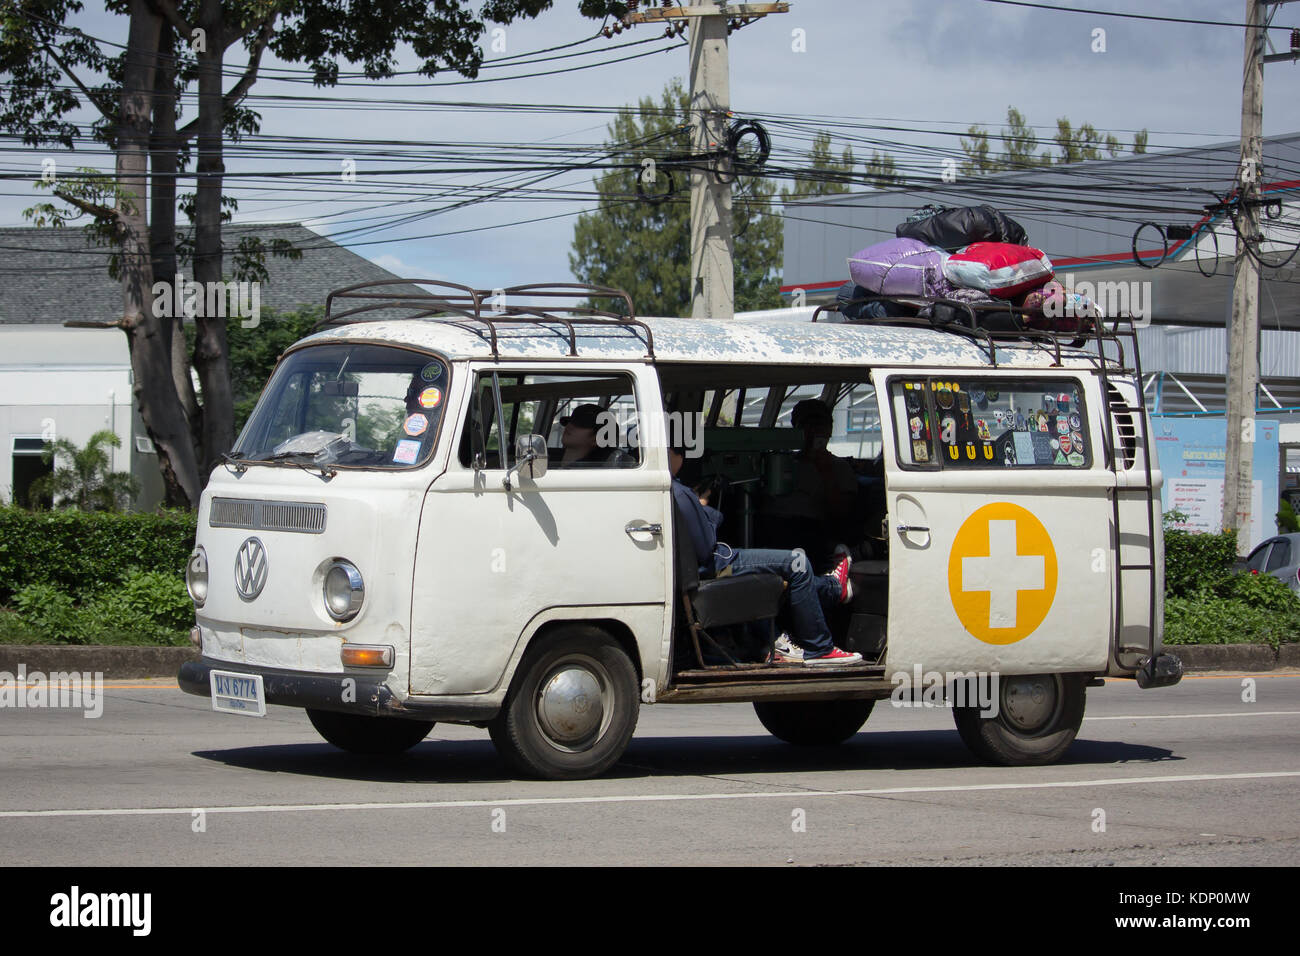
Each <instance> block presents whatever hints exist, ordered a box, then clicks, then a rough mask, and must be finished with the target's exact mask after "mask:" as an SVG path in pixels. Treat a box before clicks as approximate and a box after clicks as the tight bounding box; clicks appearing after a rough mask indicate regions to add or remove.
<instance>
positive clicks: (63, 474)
mask: <svg viewBox="0 0 1300 956" xmlns="http://www.w3.org/2000/svg"><path fill="white" fill-rule="evenodd" d="M110 446H111V447H113V448H121V447H122V440H121V439H120V438H118V437H117V435H116V434H115V433H113V432H111V431H109V430H108V429H104V430H103V431H97V432H95V434H93V435H91V436H90V440H89V441H87V442H86V447H85V448H78V447H77V446H76V445H75V444H74V443H72V442H71V441H69V440H68V439H66V438H60V439H58V440H57V441H55V442H52V443H51V444H50V445H48V446H46V448H45V450H44V451H43V452H41V458H42V459H43V460H44V461H45V463H46V464H47V465H48V464H50V463H55V465H56V467H55V470H54V473H53V474H49V475H44V476H42V477H40V478H37V479H36V480H35V481H33V482H32V486H31V490H30V492H29V493H28V501H29V502H30V503H32V504H33V505H34V504H35V503H36V502H38V501H40V500H41V499H43V498H48V499H52V500H53V501H54V505H55V507H58V508H68V507H72V508H79V509H80V510H82V511H121V510H122V509H123V508H125V507H127V506H128V505H129V504H130V502H131V498H133V497H134V496H135V495H137V494H139V491H140V484H139V482H137V481H136V480H135V479H134V478H132V477H131V475H130V474H129V473H128V472H125V471H113V470H112V464H111V462H110V459H109V453H108V447H110ZM60 462H62V464H59V463H60Z"/></svg>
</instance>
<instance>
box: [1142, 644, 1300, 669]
mask: <svg viewBox="0 0 1300 956" xmlns="http://www.w3.org/2000/svg"><path fill="white" fill-rule="evenodd" d="M1165 653H1166V654H1173V655H1174V656H1175V657H1177V658H1178V659H1179V660H1181V661H1182V662H1183V668H1184V669H1185V670H1188V671H1227V670H1233V671H1271V670H1275V669H1277V668H1280V667H1300V644H1283V645H1282V648H1281V652H1279V651H1278V650H1276V649H1274V648H1273V647H1271V646H1270V645H1268V644H1166V645H1165Z"/></svg>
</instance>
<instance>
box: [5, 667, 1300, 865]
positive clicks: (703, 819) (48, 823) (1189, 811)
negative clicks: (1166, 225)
mask: <svg viewBox="0 0 1300 956" xmlns="http://www.w3.org/2000/svg"><path fill="white" fill-rule="evenodd" d="M1253 679H1254V681H1255V694H1256V699H1255V701H1254V702H1253V703H1245V702H1243V701H1242V692H1243V688H1242V680H1243V678H1242V677H1241V676H1230V675H1199V676H1195V677H1190V678H1187V679H1185V680H1184V681H1183V683H1182V684H1180V685H1179V686H1177V687H1173V688H1166V689H1162V690H1149V691H1143V690H1139V689H1138V688H1137V686H1136V685H1135V684H1134V683H1133V682H1132V681H1111V682H1108V683H1107V685H1106V686H1105V687H1102V688H1095V689H1091V690H1089V692H1088V710H1087V716H1086V718H1085V721H1084V724H1083V728H1082V730H1081V731H1080V735H1079V739H1078V741H1076V743H1075V744H1074V746H1073V747H1072V748H1071V750H1070V751H1069V752H1068V753H1067V755H1066V757H1065V759H1064V760H1063V761H1062V762H1061V763H1059V764H1057V765H1055V766H1051V767H1041V768H1012V769H1008V768H999V767H987V766H983V765H980V764H979V763H977V762H976V761H975V759H974V758H973V757H972V756H971V755H970V754H969V752H968V751H967V750H966V749H965V747H964V746H963V745H962V743H961V741H960V739H959V738H958V736H957V733H956V731H955V730H954V729H953V725H952V720H951V715H950V714H949V713H948V712H947V711H946V710H941V709H932V710H926V709H895V708H892V707H891V706H890V705H889V702H887V701H886V702H882V703H879V704H877V706H876V709H875V712H874V713H873V714H872V716H871V719H870V720H869V721H868V722H867V725H866V727H865V728H864V730H863V732H862V733H859V734H858V735H857V736H856V737H854V738H853V739H852V740H851V741H849V742H848V743H846V744H843V745H841V746H839V747H836V748H829V749H816V750H806V749H799V748H795V747H791V746H789V745H787V744H784V743H781V742H780V741H777V740H776V739H774V738H772V737H770V736H768V735H767V733H766V732H765V731H764V730H763V728H762V727H761V726H760V724H759V723H758V720H757V719H756V718H755V716H754V714H753V710H752V708H751V707H750V706H749V705H747V704H714V705H696V706H671V705H659V706H654V707H643V708H642V710H641V718H640V725H639V727H638V730H637V735H636V737H635V738H634V739H633V742H632V745H631V747H630V749H629V750H628V752H627V754H626V756H625V757H624V759H623V761H622V762H621V763H620V764H619V765H618V766H617V767H616V768H615V770H614V771H613V772H612V773H610V774H609V775H607V776H605V777H603V778H601V779H598V780H589V781H581V782H565V783H553V782H539V781H530V780H515V779H511V778H509V777H508V776H506V774H505V771H504V769H503V767H502V765H501V763H500V762H499V761H498V760H497V757H496V754H495V751H494V750H493V748H492V745H491V743H490V741H489V740H488V737H487V733H486V731H479V730H476V729H473V728H464V727H453V726H447V725H439V726H437V727H435V728H434V730H433V733H432V734H431V735H430V736H429V738H428V739H427V740H426V741H425V742H424V743H422V744H421V745H420V746H418V747H416V748H415V749H414V750H412V751H411V752H410V753H408V754H406V755H404V756H402V757H398V758H391V759H388V758H385V759H364V758H357V757H352V756H349V755H347V754H344V753H342V752H340V751H337V750H335V749H334V748H332V747H331V746H329V745H328V744H326V743H324V742H323V741H321V740H320V739H319V738H318V737H317V736H316V734H315V731H314V730H313V729H312V727H311V725H310V724H309V723H308V722H307V719H306V717H305V715H304V714H303V713H302V712H301V711H298V710H294V709H288V708H278V707H273V708H271V712H270V714H269V715H268V716H267V717H266V718H263V719H252V718H243V717H233V716H227V715H221V714H215V713H213V712H212V711H211V710H210V705H209V702H208V701H207V700H206V699H204V698H197V697H190V696H188V695H185V694H183V693H181V692H180V691H179V690H178V689H176V686H175V684H174V683H173V682H171V681H121V682H116V683H114V684H110V685H109V686H108V687H107V688H106V699H105V702H104V711H103V715H102V716H101V717H99V718H98V719H87V718H84V717H83V716H82V714H81V712H80V711H72V710H54V709H44V710H30V709H0V767H2V768H3V773H2V774H0V781H3V783H2V784H0V864H3V865H26V864H46V865H49V864H56V865H68V866H84V865H97V866H103V865H122V864H140V865H158V864H162V865H168V864H177V865H248V864H267V865H272V864H280V865H313V864H393V863H399V864H438V865H475V864H512V865H520V864H568V863H594V864H630V865H645V864H677V863H687V864H705V865H707V864H715V863H725V864H733V863H741V864H759V865H762V864H773V865H782V866H784V865H789V864H795V865H815V864H862V865H870V866H888V865H899V866H906V865H909V864H916V863H927V864H935V863H938V864H958V865H968V864H974V865H981V864H1047V865H1052V864H1061V865H1084V866H1093V865H1103V866H1104V865H1138V866H1152V865H1163V866H1170V865H1174V866H1176V865H1189V864H1195V865H1202V866H1227V865H1234V866H1235V865H1261V864H1262V865H1291V864H1293V862H1294V861H1295V859H1296V858H1297V857H1300V814H1298V813H1297V810H1298V809H1300V748H1298V747H1297V743H1300V674H1297V673H1285V674H1283V673H1275V674H1265V675H1253ZM197 811H203V812H202V813H201V814H199V813H197ZM1103 814H1104V817H1103ZM1103 821H1104V829H1102V827H1101V824H1102V822H1103Z"/></svg>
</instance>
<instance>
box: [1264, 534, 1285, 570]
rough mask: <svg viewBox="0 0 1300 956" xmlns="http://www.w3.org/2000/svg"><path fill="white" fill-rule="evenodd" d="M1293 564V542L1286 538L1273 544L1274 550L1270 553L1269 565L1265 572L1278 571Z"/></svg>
mask: <svg viewBox="0 0 1300 956" xmlns="http://www.w3.org/2000/svg"><path fill="white" fill-rule="evenodd" d="M1290 563H1291V542H1290V541H1287V540H1286V539H1285V538H1282V539H1279V540H1277V541H1274V542H1273V550H1272V551H1270V552H1269V553H1268V565H1267V566H1266V567H1265V568H1264V570H1265V571H1276V570H1277V569H1278V568H1285V567H1286V566H1287V565H1288V564H1290Z"/></svg>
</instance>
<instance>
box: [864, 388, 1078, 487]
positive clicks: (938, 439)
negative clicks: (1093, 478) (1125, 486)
mask: <svg viewBox="0 0 1300 956" xmlns="http://www.w3.org/2000/svg"><path fill="white" fill-rule="evenodd" d="M888 387H889V397H890V402H889V404H890V409H891V411H892V413H893V417H894V433H895V436H896V442H897V454H898V461H899V463H900V464H901V465H902V466H903V467H904V468H926V469H938V468H944V469H948V468H958V469H970V468H1087V467H1089V466H1090V465H1091V464H1092V437H1091V434H1090V433H1089V430H1088V415H1087V409H1086V408H1085V406H1084V401H1083V389H1082V386H1081V385H1080V383H1079V382H1078V381H1077V380H1074V379H1055V380H1052V381H1044V380H1041V379H1040V380H1033V381H1030V380H1021V381H1016V380H1014V379H987V378H964V377H962V376H960V375H954V376H945V377H942V378H940V377H926V378H919V377H918V378H895V379H891V380H890V382H889V386H888Z"/></svg>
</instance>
